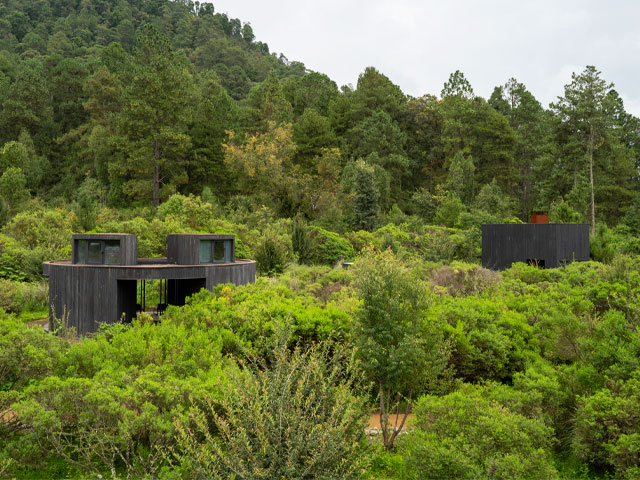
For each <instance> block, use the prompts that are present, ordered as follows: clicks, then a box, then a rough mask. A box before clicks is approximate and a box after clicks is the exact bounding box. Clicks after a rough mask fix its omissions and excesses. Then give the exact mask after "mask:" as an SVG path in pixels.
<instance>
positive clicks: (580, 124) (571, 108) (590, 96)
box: [552, 65, 614, 235]
mask: <svg viewBox="0 0 640 480" xmlns="http://www.w3.org/2000/svg"><path fill="white" fill-rule="evenodd" d="M612 88H613V84H611V83H609V84H608V83H607V82H606V81H605V80H604V79H603V78H601V77H600V72H599V71H598V70H597V69H596V68H595V67H594V66H591V65H588V66H587V67H586V68H585V70H584V71H583V72H582V73H580V74H575V73H574V74H573V75H572V77H571V83H570V84H568V85H566V86H565V90H564V96H563V97H559V99H558V102H556V103H555V104H553V105H552V107H553V109H554V111H555V112H556V114H557V115H558V117H559V119H560V121H561V122H562V124H563V126H564V127H565V128H567V129H568V131H569V135H571V136H573V137H574V138H575V140H576V142H577V144H578V145H579V147H580V152H581V153H582V156H583V158H584V159H585V161H584V162H580V163H579V164H578V165H577V166H576V173H581V172H584V170H586V171H587V172H588V178H589V191H590V202H589V205H590V208H589V210H590V212H589V217H590V222H591V234H592V235H595V232H596V200H595V192H596V188H595V185H596V181H597V180H596V178H595V175H594V171H595V160H596V154H597V152H598V150H599V149H601V148H602V146H603V145H604V143H605V141H606V140H607V136H608V133H609V130H610V129H612V128H613V127H614V125H613V124H612V110H613V105H612V103H611V97H610V96H609V95H608V93H609V91H610V90H611V89H612ZM608 160H609V161H611V160H613V159H612V158H611V157H609V158H608Z"/></svg>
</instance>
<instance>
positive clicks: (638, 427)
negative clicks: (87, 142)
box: [572, 370, 640, 479]
mask: <svg viewBox="0 0 640 480" xmlns="http://www.w3.org/2000/svg"><path fill="white" fill-rule="evenodd" d="M607 387H608V388H603V389H602V390H600V391H598V392H596V393H595V394H593V395H591V396H584V397H581V398H580V399H579V402H578V411H577V413H576V420H575V428H574V435H573V445H572V447H573V451H574V452H575V454H576V455H577V456H578V457H579V458H582V459H583V460H585V461H587V462H589V463H591V464H593V465H595V466H598V467H613V468H614V469H615V472H616V473H617V474H618V476H619V477H620V478H625V479H632V478H638V475H639V474H640V416H639V415H638V399H639V398H640V370H636V372H635V373H634V375H633V377H632V378H631V379H629V380H627V381H617V382H608V384H607Z"/></svg>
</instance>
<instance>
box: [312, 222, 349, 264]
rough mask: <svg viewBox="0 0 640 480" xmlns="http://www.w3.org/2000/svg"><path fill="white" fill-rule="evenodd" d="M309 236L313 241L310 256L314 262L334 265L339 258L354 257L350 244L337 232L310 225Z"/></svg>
mask: <svg viewBox="0 0 640 480" xmlns="http://www.w3.org/2000/svg"><path fill="white" fill-rule="evenodd" d="M310 236H311V239H312V241H313V247H312V248H313V250H312V252H311V257H312V258H313V261H314V263H319V264H324V265H335V263H336V262H338V261H340V260H351V259H353V257H355V251H354V250H353V247H352V246H351V244H350V243H349V242H348V241H347V240H346V239H344V238H342V237H341V236H340V235H338V234H337V233H334V232H329V231H327V230H324V229H323V228H320V227H311V229H310Z"/></svg>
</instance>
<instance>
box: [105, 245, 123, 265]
mask: <svg viewBox="0 0 640 480" xmlns="http://www.w3.org/2000/svg"><path fill="white" fill-rule="evenodd" d="M104 263H105V265H120V263H121V256H120V240H105V242H104Z"/></svg>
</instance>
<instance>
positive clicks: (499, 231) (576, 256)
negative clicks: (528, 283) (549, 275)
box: [482, 223, 589, 270]
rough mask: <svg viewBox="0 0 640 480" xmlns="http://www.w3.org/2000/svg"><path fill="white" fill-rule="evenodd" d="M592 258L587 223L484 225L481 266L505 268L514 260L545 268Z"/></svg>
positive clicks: (495, 268)
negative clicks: (590, 256)
mask: <svg viewBox="0 0 640 480" xmlns="http://www.w3.org/2000/svg"><path fill="white" fill-rule="evenodd" d="M586 260H589V225H587V224H565V223H550V224H506V225H482V266H483V267H485V268H491V269H493V270H504V269H505V268H509V267H510V266H511V264H512V263H514V262H526V263H530V264H533V265H537V266H539V267H542V268H554V267H561V266H563V265H566V264H567V263H570V262H574V261H578V262H579V261H586Z"/></svg>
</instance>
